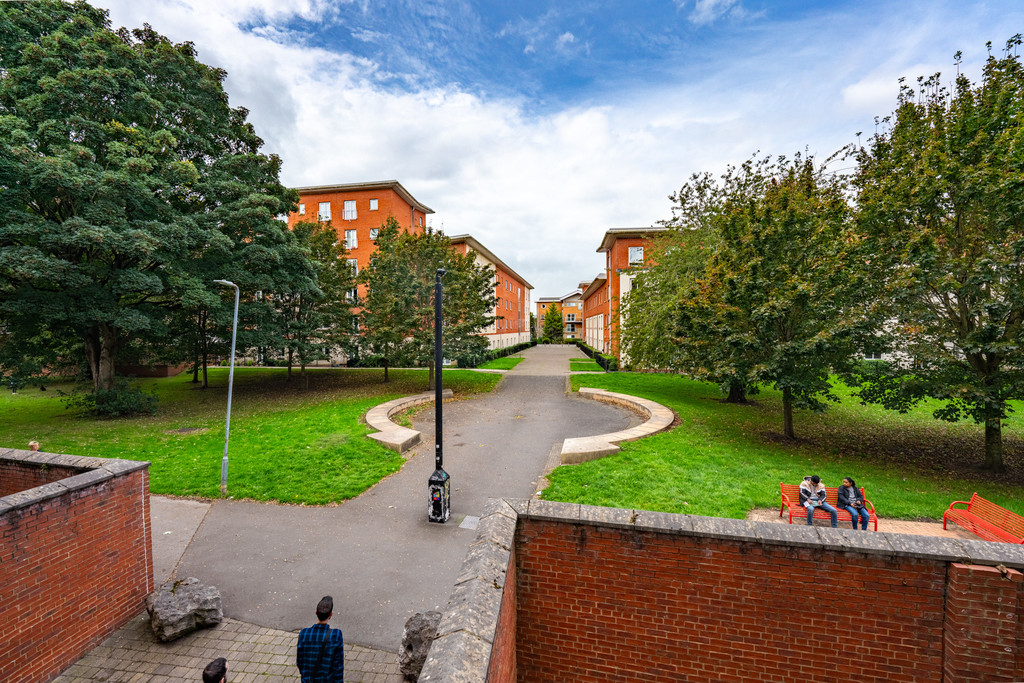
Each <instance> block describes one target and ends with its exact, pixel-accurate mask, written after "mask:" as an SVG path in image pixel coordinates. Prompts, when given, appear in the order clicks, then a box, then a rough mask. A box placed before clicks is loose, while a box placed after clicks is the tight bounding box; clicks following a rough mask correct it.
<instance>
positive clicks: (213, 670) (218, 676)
mask: <svg viewBox="0 0 1024 683" xmlns="http://www.w3.org/2000/svg"><path fill="white" fill-rule="evenodd" d="M227 675H228V660H226V659H224V658H223V657H218V658H217V659H215V660H213V661H212V662H210V663H209V664H207V665H206V668H205V669H203V683H223V681H224V680H225V679H226V678H227Z"/></svg>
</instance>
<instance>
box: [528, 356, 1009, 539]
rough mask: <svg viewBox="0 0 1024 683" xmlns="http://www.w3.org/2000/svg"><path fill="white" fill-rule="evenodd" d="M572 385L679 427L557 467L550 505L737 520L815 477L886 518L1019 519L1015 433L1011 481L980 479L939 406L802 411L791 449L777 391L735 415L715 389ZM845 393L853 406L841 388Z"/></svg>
mask: <svg viewBox="0 0 1024 683" xmlns="http://www.w3.org/2000/svg"><path fill="white" fill-rule="evenodd" d="M572 385H573V388H574V389H578V388H579V387H581V386H593V387H600V388H604V389H608V390H610V391H617V392H622V393H626V394H633V395H636V396H643V397H645V398H649V399H651V400H653V401H657V402H659V403H662V404H663V405H666V406H668V407H670V408H672V410H674V411H675V412H676V414H677V415H678V417H679V421H680V424H679V425H678V426H677V427H675V428H674V429H672V430H671V431H668V432H664V433H662V434H657V435H654V436H651V437H647V438H644V439H641V440H639V441H634V442H631V443H624V444H621V446H622V451H621V452H620V453H618V454H616V455H614V456H610V457H606V458H602V459H600V460H594V461H591V462H588V463H583V464H580V465H571V466H562V467H558V468H556V469H555V470H554V471H553V472H552V473H551V474H550V475H549V477H548V479H549V481H550V486H549V487H548V488H547V489H545V491H544V493H543V497H544V498H545V499H546V500H557V501H564V502H576V503H586V504H588V505H604V506H610V507H619V508H637V509H644V510H659V511H664V512H685V513H690V514H699V515H711V516H719V517H734V518H742V517H744V516H745V515H746V513H747V512H748V511H749V510H750V509H751V508H755V507H778V505H779V500H780V497H779V482H780V481H785V482H787V483H798V482H799V481H800V480H801V479H802V478H803V477H804V476H806V475H809V474H814V473H816V474H819V475H821V477H822V479H823V480H824V481H825V483H826V484H828V485H830V486H838V485H839V484H840V483H841V481H842V478H843V477H845V476H852V477H854V478H855V479H856V480H857V484H858V485H859V486H863V487H864V488H865V491H866V493H867V497H868V499H870V500H871V501H872V502H873V503H874V504H875V507H876V509H877V511H878V513H879V514H880V515H881V516H882V517H893V518H902V519H941V517H942V513H943V511H945V509H946V508H947V507H948V506H949V504H950V503H951V502H952V501H954V500H964V499H969V498H970V495H971V493H972V492H974V491H977V492H978V493H979V494H980V495H982V496H984V497H986V498H988V499H990V500H992V501H993V502H995V503H997V504H999V505H1002V506H1004V507H1007V508H1009V509H1010V510H1013V511H1014V512H1017V513H1018V514H1024V497H1022V491H1024V489H1022V487H1021V486H1020V484H1019V482H1018V481H1017V479H1016V478H1017V477H1019V476H1020V470H1021V469H1022V467H1024V439H1022V438H1021V432H1020V428H1019V425H1016V424H1014V425H1012V427H1008V428H1004V449H1005V457H1006V461H1007V464H1008V466H1009V468H1010V471H1011V474H1009V475H1007V476H1004V477H1002V478H997V477H995V476H994V475H989V474H986V473H984V472H980V471H977V470H975V469H973V463H978V462H981V453H982V450H983V429H982V428H981V427H979V426H977V425H974V424H966V423H958V424H946V423H941V422H938V421H936V420H935V419H933V418H932V417H931V415H930V409H933V408H934V406H921V407H918V408H917V409H915V410H914V411H912V412H910V413H908V414H906V415H900V414H898V413H892V412H888V411H885V410H883V409H881V408H878V407H874V406H862V405H859V403H857V402H856V401H855V400H853V399H850V400H846V401H844V402H842V403H840V404H838V405H836V406H835V407H833V408H832V409H830V410H829V411H827V412H826V413H824V414H819V415H815V414H810V413H806V412H803V411H798V413H797V415H796V431H797V434H798V436H800V437H801V438H800V439H798V440H797V441H790V440H787V439H784V438H782V437H781V435H780V434H779V432H781V421H782V411H781V398H780V396H779V395H778V393H777V392H773V391H765V392H762V393H761V394H759V395H758V396H757V397H756V398H757V401H756V402H755V403H752V404H748V405H733V404H728V403H724V402H723V401H722V400H721V396H720V394H719V391H718V388H717V387H716V386H713V385H708V384H702V383H698V382H693V381H690V380H687V379H685V378H682V377H678V376H675V375H651V374H637V373H612V374H607V375H576V376H574V377H573V378H572ZM839 393H842V394H845V395H847V396H848V395H849V391H848V390H846V389H845V388H840V389H839ZM1019 408H1020V407H1018V409H1019ZM940 453H941V454H943V456H944V457H937V456H936V457H930V456H931V455H932V454H940ZM950 454H952V458H953V459H952V460H951V459H950V457H949V456H950Z"/></svg>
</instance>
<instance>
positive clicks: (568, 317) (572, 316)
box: [565, 313, 576, 323]
mask: <svg viewBox="0 0 1024 683" xmlns="http://www.w3.org/2000/svg"><path fill="white" fill-rule="evenodd" d="M565 322H567V323H574V322H576V314H575V313H569V314H568V315H566V316H565Z"/></svg>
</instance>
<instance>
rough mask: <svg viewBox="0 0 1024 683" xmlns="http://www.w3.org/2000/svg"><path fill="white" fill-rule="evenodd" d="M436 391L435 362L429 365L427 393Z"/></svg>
mask: <svg viewBox="0 0 1024 683" xmlns="http://www.w3.org/2000/svg"><path fill="white" fill-rule="evenodd" d="M433 390H434V361H430V362H429V363H427V391H433Z"/></svg>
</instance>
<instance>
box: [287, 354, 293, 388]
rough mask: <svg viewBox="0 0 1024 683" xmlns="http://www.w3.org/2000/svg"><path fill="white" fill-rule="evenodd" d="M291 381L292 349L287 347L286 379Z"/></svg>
mask: <svg viewBox="0 0 1024 683" xmlns="http://www.w3.org/2000/svg"><path fill="white" fill-rule="evenodd" d="M287 381H289V382H291V381H292V350H291V349H288V380H287Z"/></svg>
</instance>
